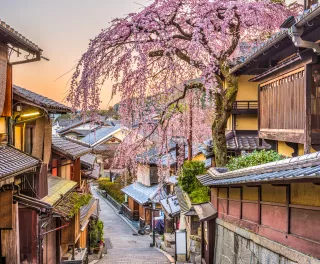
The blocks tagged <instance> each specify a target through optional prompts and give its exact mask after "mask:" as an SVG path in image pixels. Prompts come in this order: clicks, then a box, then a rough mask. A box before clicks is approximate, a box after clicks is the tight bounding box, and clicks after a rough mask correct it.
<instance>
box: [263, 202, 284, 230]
mask: <svg viewBox="0 0 320 264" xmlns="http://www.w3.org/2000/svg"><path fill="white" fill-rule="evenodd" d="M261 224H262V225H266V226H269V227H271V228H273V229H276V230H279V231H283V232H286V231H287V208H286V207H284V206H273V205H267V204H262V205H261Z"/></svg>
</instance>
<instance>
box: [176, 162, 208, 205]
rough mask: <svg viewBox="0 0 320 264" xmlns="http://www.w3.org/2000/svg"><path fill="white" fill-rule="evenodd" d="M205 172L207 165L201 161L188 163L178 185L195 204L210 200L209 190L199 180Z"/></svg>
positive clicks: (183, 169) (185, 164) (183, 168)
mask: <svg viewBox="0 0 320 264" xmlns="http://www.w3.org/2000/svg"><path fill="white" fill-rule="evenodd" d="M205 172H206V168H205V165H204V163H203V162H201V161H186V162H185V163H184V164H183V166H182V170H181V173H180V175H179V178H178V183H179V185H180V186H181V188H182V190H184V191H185V192H186V193H187V194H188V195H189V197H190V199H191V201H192V202H193V203H203V202H208V201H209V200H210V197H209V189H208V188H207V187H204V186H202V185H201V183H200V182H199V181H198V179H197V176H198V175H201V174H204V173H205Z"/></svg>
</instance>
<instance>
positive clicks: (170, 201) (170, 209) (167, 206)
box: [160, 196, 180, 217]
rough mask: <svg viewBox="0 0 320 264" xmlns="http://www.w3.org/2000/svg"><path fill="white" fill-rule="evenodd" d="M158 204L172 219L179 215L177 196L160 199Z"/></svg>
mask: <svg viewBox="0 0 320 264" xmlns="http://www.w3.org/2000/svg"><path fill="white" fill-rule="evenodd" d="M160 204H161V206H162V208H163V209H164V211H165V212H166V214H167V215H169V217H174V216H176V215H178V214H179V213H180V205H179V201H178V198H177V196H171V197H167V198H166V199H162V200H161V201H160Z"/></svg>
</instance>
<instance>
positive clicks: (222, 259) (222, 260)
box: [214, 219, 320, 264]
mask: <svg viewBox="0 0 320 264" xmlns="http://www.w3.org/2000/svg"><path fill="white" fill-rule="evenodd" d="M214 263H215V264H258V263H259V264H260V263H262V264H264V263H265V264H273V263H277V264H294V263H305V264H311V263H312V264H314V263H320V262H319V261H318V260H316V259H314V258H310V257H309V256H307V255H304V254H302V253H300V252H298V251H296V250H293V249H290V248H288V247H285V246H283V245H281V244H278V243H276V242H273V241H271V240H269V239H266V238H264V237H261V236H258V235H256V234H254V233H252V232H249V231H247V230H245V229H242V228H239V227H236V226H234V225H232V224H229V223H227V222H224V221H222V220H220V219H217V227H216V248H215V262H214Z"/></svg>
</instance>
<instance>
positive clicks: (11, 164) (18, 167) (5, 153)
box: [0, 146, 40, 179]
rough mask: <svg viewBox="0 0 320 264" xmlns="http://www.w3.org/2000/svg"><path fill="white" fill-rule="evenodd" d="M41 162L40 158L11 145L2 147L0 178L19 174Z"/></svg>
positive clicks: (0, 151)
mask: <svg viewBox="0 0 320 264" xmlns="http://www.w3.org/2000/svg"><path fill="white" fill-rule="evenodd" d="M39 164H40V160H38V159H36V158H34V157H32V156H29V155H27V154H25V153H23V152H22V151H20V150H18V149H16V148H13V147H10V146H1V147H0V179H1V178H5V177H11V176H15V175H19V174H21V173H23V172H25V171H28V170H31V169H33V168H35V167H37V166H38V165H39Z"/></svg>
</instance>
